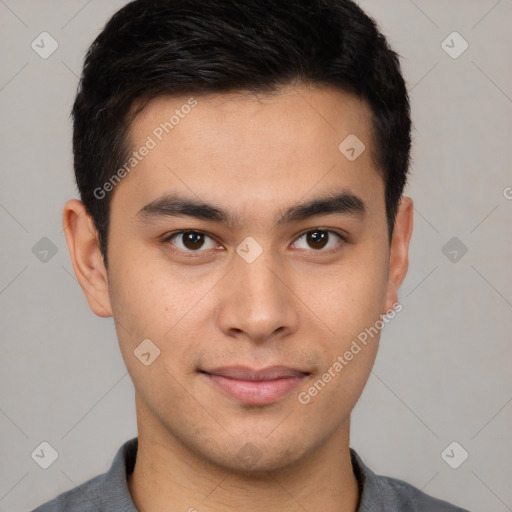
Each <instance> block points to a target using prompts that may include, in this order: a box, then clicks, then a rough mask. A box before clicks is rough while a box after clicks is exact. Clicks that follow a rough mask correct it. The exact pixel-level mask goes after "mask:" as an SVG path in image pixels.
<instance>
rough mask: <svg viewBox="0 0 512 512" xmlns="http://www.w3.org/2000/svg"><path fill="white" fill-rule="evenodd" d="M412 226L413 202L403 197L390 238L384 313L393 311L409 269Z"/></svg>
mask: <svg viewBox="0 0 512 512" xmlns="http://www.w3.org/2000/svg"><path fill="white" fill-rule="evenodd" d="M412 225H413V202H412V199H411V198H410V197H406V196H404V197H402V200H401V201H400V205H399V208H398V213H397V216H396V220H395V226H394V229H393V234H392V238H391V248H390V256H389V274H388V289H387V295H386V311H389V310H391V309H393V308H394V306H395V304H396V303H397V302H398V289H399V288H400V286H401V284H402V282H403V280H404V279H405V276H406V274H407V269H408V268H409V241H410V239H411V235H412ZM384 313H385V312H384Z"/></svg>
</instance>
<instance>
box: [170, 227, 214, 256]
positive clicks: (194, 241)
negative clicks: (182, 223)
mask: <svg viewBox="0 0 512 512" xmlns="http://www.w3.org/2000/svg"><path fill="white" fill-rule="evenodd" d="M180 239H181V242H179V240H180ZM175 240H176V241H177V243H174V241H175ZM207 240H210V247H208V243H207ZM167 241H168V242H171V243H172V244H173V245H175V246H176V247H177V248H178V249H181V250H182V251H185V252H201V251H202V250H205V243H206V249H213V248H214V247H215V241H214V240H212V238H211V237H209V236H208V235H206V233H202V232H200V231H180V232H179V233H174V234H173V235H171V236H170V237H168V239H167Z"/></svg>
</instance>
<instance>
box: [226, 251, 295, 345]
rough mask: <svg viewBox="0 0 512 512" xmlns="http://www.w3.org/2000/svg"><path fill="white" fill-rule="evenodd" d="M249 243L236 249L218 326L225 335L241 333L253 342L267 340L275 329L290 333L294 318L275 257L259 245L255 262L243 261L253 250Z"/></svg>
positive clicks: (286, 288)
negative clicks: (259, 248) (259, 249)
mask: <svg viewBox="0 0 512 512" xmlns="http://www.w3.org/2000/svg"><path fill="white" fill-rule="evenodd" d="M250 244H251V241H249V245H248V246H246V247H244V246H243V243H242V244H240V246H239V247H238V249H237V253H238V254H236V255H235V257H234V261H233V269H232V271H231V272H230V274H231V275H230V283H231V284H230V286H228V293H226V294H225V295H224V297H223V301H222V304H221V309H220V313H219V323H220V328H221V329H222V330H223V331H224V332H225V333H226V334H229V335H231V336H233V334H234V333H237V336H240V335H242V334H243V333H245V335H246V336H247V337H249V338H250V339H252V340H254V341H256V340H264V339H266V338H268V337H269V336H271V335H272V334H273V333H274V332H276V331H277V330H278V329H280V330H281V331H283V332H284V331H288V332H289V331H290V330H294V329H295V328H296V324H297V320H298V319H297V310H296V308H295V304H294V297H293V293H292V292H291V291H290V289H289V287H288V286H289V285H288V286H287V285H286V284H285V283H286V275H285V269H284V267H283V266H282V265H281V264H280V261H279V258H276V257H275V256H274V254H273V252H272V250H271V249H270V248H266V249H264V250H263V248H262V247H261V246H260V247H261V252H260V254H259V255H258V256H257V257H256V258H255V259H252V258H247V257H246V255H247V254H250V253H251V251H254V250H255V246H251V245H250ZM244 249H245V252H244ZM254 254H255V253H254V252H253V253H252V257H254Z"/></svg>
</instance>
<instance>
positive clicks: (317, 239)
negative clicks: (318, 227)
mask: <svg viewBox="0 0 512 512" xmlns="http://www.w3.org/2000/svg"><path fill="white" fill-rule="evenodd" d="M306 240H307V242H308V244H310V246H311V247H313V249H322V248H323V247H325V245H326V244H327V242H328V241H329V235H328V234H327V233H326V232H325V231H310V232H309V233H307V234H306Z"/></svg>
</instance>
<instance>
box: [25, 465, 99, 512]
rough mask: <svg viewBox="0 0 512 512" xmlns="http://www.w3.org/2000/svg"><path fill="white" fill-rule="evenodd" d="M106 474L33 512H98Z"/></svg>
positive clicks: (65, 493) (63, 494)
mask: <svg viewBox="0 0 512 512" xmlns="http://www.w3.org/2000/svg"><path fill="white" fill-rule="evenodd" d="M105 475H106V473H104V474H102V475H98V476H96V477H94V478H91V479H90V480H88V481H87V482H85V483H83V484H81V485H79V486H78V487H75V488H74V489H70V490H69V491H66V492H63V493H62V494H59V496H57V497H56V498H54V499H53V500H51V501H48V502H46V503H43V504H42V505H40V506H39V507H37V508H36V509H35V510H33V511H32V512H69V511H71V510H72V511H73V512H75V511H76V512H98V511H100V510H101V508H100V504H99V503H98V502H97V500H98V496H100V495H101V489H102V487H103V484H104V481H105Z"/></svg>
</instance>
